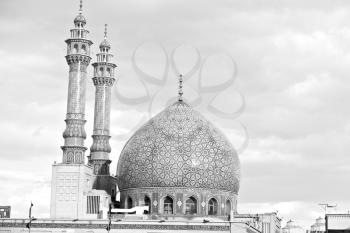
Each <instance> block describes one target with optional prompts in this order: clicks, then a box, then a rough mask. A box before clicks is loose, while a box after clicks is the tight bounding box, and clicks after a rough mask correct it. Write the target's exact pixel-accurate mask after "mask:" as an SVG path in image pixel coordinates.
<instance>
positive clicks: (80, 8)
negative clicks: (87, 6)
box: [79, 0, 83, 14]
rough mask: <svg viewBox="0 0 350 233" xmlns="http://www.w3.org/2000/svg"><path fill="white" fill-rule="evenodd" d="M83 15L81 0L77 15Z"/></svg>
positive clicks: (81, 0)
mask: <svg viewBox="0 0 350 233" xmlns="http://www.w3.org/2000/svg"><path fill="white" fill-rule="evenodd" d="M82 13H83V0H80V4H79V14H82Z"/></svg>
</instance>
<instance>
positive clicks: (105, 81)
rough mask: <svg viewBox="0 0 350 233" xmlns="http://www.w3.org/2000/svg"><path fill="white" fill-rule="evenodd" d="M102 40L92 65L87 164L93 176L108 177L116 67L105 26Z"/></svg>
mask: <svg viewBox="0 0 350 233" xmlns="http://www.w3.org/2000/svg"><path fill="white" fill-rule="evenodd" d="M104 34H105V35H104V40H103V41H102V42H101V44H100V53H98V54H97V62H95V63H93V64H92V66H93V67H94V77H93V79H92V80H93V82H94V85H95V87H96V92H95V115H94V130H93V135H92V138H93V143H92V145H91V148H90V151H91V154H90V156H89V164H90V165H91V166H92V167H93V169H94V174H95V175H109V164H110V163H111V160H109V153H110V152H111V146H110V145H109V138H110V137H111V136H110V135H109V128H110V111H111V110H110V109H111V89H112V86H113V84H114V81H115V79H114V69H115V67H116V65H115V64H114V63H112V61H111V60H112V57H113V55H112V54H110V53H109V50H110V49H111V45H110V43H109V42H108V41H107V24H106V25H105V33H104Z"/></svg>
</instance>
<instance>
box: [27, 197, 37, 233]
mask: <svg viewBox="0 0 350 233" xmlns="http://www.w3.org/2000/svg"><path fill="white" fill-rule="evenodd" d="M32 207H33V203H32V202H30V207H29V222H28V223H27V224H26V227H27V228H28V231H29V233H30V228H31V227H32V222H33V221H35V220H36V218H34V217H32Z"/></svg>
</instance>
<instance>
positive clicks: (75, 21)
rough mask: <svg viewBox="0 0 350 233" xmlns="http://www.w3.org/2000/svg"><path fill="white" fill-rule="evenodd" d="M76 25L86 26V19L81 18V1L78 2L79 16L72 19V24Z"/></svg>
mask: <svg viewBox="0 0 350 233" xmlns="http://www.w3.org/2000/svg"><path fill="white" fill-rule="evenodd" d="M77 23H82V24H86V19H85V17H84V16H83V0H80V4H79V15H78V16H77V17H75V19H74V24H77Z"/></svg>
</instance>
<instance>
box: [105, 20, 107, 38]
mask: <svg viewBox="0 0 350 233" xmlns="http://www.w3.org/2000/svg"><path fill="white" fill-rule="evenodd" d="M106 39H107V24H105V40H106Z"/></svg>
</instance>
